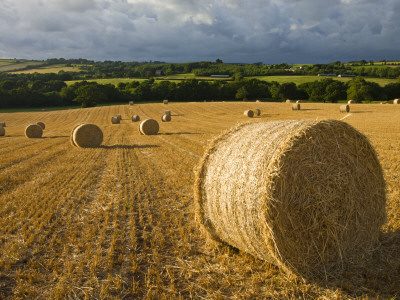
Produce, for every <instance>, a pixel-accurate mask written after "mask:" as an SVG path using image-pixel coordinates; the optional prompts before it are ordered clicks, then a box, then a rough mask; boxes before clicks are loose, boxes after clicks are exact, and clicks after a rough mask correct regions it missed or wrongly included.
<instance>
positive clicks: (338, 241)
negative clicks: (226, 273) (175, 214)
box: [195, 120, 386, 277]
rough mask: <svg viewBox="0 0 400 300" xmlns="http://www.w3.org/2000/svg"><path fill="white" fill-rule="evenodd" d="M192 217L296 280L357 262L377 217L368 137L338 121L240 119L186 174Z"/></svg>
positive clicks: (379, 184) (214, 235) (379, 199)
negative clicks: (190, 181) (192, 180)
mask: <svg viewBox="0 0 400 300" xmlns="http://www.w3.org/2000/svg"><path fill="white" fill-rule="evenodd" d="M195 198H196V201H195V202H196V218H197V220H198V221H199V223H200V224H201V227H202V229H203V231H204V232H205V233H206V235H207V236H208V237H209V238H211V240H214V241H217V242H223V243H226V244H229V245H231V246H234V247H236V248H238V249H239V250H242V251H244V252H247V253H250V254H252V255H254V256H255V257H258V258H260V259H262V260H266V261H269V262H271V263H273V264H275V265H277V266H279V267H280V268H281V269H282V270H284V271H286V272H288V273H295V274H298V275H301V276H304V277H307V276H321V275H322V274H325V272H333V273H334V271H335V270H337V269H338V268H340V266H342V264H343V263H345V262H346V261H350V260H352V259H353V258H357V259H361V258H362V257H363V255H364V254H367V252H368V250H370V249H371V247H372V246H373V245H374V243H375V242H376V241H377V239H378V235H379V232H380V227H381V226H382V224H383V223H384V221H385V216H386V215H385V202H386V200H385V182H384V179H383V172H382V169H381V166H380V164H379V161H378V159H377V155H376V152H375V150H374V149H373V147H372V146H371V144H370V143H369V141H368V139H367V138H366V137H365V136H364V135H363V134H361V133H359V132H358V131H357V130H355V129H354V128H353V127H352V126H350V125H348V124H347V123H345V122H342V121H336V120H325V121H319V122H318V121H307V120H301V121H275V122H266V123H252V124H245V125H240V126H238V127H236V128H234V129H232V130H231V131H229V132H227V133H225V134H223V135H222V136H220V137H218V138H217V139H216V140H214V141H213V142H212V143H211V145H210V148H209V149H208V150H207V151H206V153H205V155H204V157H203V159H202V161H201V163H200V166H199V169H198V171H197V174H196V184H195Z"/></svg>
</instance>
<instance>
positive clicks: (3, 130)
mask: <svg viewBox="0 0 400 300" xmlns="http://www.w3.org/2000/svg"><path fill="white" fill-rule="evenodd" d="M5 134H6V130H5V129H4V127H2V126H0V136H4V135H5Z"/></svg>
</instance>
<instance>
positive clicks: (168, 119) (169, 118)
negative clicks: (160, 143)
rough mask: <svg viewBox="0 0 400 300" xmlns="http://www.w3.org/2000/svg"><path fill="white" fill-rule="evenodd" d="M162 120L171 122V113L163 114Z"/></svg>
mask: <svg viewBox="0 0 400 300" xmlns="http://www.w3.org/2000/svg"><path fill="white" fill-rule="evenodd" d="M161 121H162V122H170V121H171V115H163V116H162V117H161Z"/></svg>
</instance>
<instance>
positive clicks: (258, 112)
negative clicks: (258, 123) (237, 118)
mask: <svg viewBox="0 0 400 300" xmlns="http://www.w3.org/2000/svg"><path fill="white" fill-rule="evenodd" d="M255 111H256V115H257V116H259V115H261V109H259V108H256V109H255Z"/></svg>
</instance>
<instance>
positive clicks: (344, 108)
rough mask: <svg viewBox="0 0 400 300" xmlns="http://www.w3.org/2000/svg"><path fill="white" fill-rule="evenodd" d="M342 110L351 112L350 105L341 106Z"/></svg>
mask: <svg viewBox="0 0 400 300" xmlns="http://www.w3.org/2000/svg"><path fill="white" fill-rule="evenodd" d="M339 110H340V112H350V105H348V104H344V105H340V107H339Z"/></svg>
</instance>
